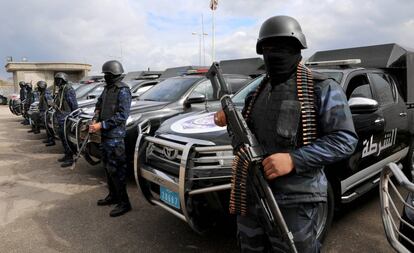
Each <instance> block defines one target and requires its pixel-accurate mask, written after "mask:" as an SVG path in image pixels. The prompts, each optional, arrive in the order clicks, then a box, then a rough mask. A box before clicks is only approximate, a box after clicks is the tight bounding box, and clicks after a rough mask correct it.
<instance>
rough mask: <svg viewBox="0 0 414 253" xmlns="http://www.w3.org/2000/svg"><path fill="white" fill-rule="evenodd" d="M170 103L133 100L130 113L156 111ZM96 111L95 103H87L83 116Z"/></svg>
mask: <svg viewBox="0 0 414 253" xmlns="http://www.w3.org/2000/svg"><path fill="white" fill-rule="evenodd" d="M168 103H169V102H158V101H143V100H133V101H132V102H131V109H130V115H131V114H137V113H142V112H147V111H155V110H158V109H161V108H163V107H164V106H165V105H167V104H168ZM91 105H93V106H91ZM79 107H81V106H79ZM94 112H95V103H91V104H88V105H85V107H83V108H82V114H81V117H83V118H92V117H93V115H94Z"/></svg>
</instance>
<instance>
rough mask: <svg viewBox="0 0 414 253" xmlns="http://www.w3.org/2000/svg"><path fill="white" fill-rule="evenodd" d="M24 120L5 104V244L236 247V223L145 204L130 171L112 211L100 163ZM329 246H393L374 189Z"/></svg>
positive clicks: (27, 247)
mask: <svg viewBox="0 0 414 253" xmlns="http://www.w3.org/2000/svg"><path fill="white" fill-rule="evenodd" d="M20 120H21V118H20V117H17V116H14V115H12V114H11V113H10V112H9V110H8V107H7V106H0V252H226V253H230V252H237V250H235V239H234V237H235V235H234V232H233V231H234V229H231V228H229V227H225V228H218V229H216V230H215V231H213V232H211V233H209V234H207V235H204V236H200V235H197V234H195V233H194V232H192V231H191V230H190V229H189V228H188V226H187V225H186V224H185V223H184V222H182V221H180V220H178V219H176V218H175V217H173V216H172V215H170V214H169V213H167V212H165V211H163V210H161V209H160V208H157V207H154V206H151V205H149V204H147V203H146V202H145V201H144V199H143V197H142V195H141V194H140V193H139V192H138V190H137V187H136V186H135V183H134V181H133V180H132V179H131V180H130V182H129V185H128V192H129V194H130V198H131V202H132V206H133V211H132V212H130V213H128V214H127V215H124V216H122V217H118V218H110V217H109V216H108V213H109V211H110V210H111V209H110V207H97V206H96V204H95V203H96V200H97V199H98V198H100V197H103V196H105V195H106V188H105V184H104V182H103V181H104V180H105V178H104V173H103V171H102V169H101V168H100V167H98V166H97V167H93V166H90V165H89V164H87V163H86V162H85V161H83V160H81V161H80V162H79V163H78V166H77V167H76V169H75V170H74V171H70V170H69V169H62V168H60V167H59V166H58V163H57V162H56V159H57V158H59V157H60V156H61V155H60V153H61V151H62V148H61V147H60V143H58V145H57V146H54V147H51V148H46V147H45V146H44V144H42V143H41V140H42V139H43V138H44V137H45V134H44V133H42V134H39V135H33V134H29V133H27V130H28V127H26V126H23V125H21V124H20V123H19V122H20ZM324 252H333V253H334V252H392V250H391V248H390V247H389V246H388V244H387V241H386V239H385V236H384V232H383V228H382V223H381V220H380V216H379V202H378V194H377V193H376V192H373V193H372V194H369V195H368V196H366V197H365V198H364V199H361V200H360V201H358V202H357V203H354V204H353V205H352V206H349V207H348V208H347V210H346V212H344V214H342V215H339V216H338V217H337V218H336V219H335V221H334V224H333V226H332V229H331V231H330V233H329V235H328V238H327V239H326V242H325V245H324Z"/></svg>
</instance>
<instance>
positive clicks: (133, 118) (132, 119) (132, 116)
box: [126, 114, 142, 126]
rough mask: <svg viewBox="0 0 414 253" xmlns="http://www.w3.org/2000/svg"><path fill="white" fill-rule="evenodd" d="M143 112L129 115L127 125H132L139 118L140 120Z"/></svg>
mask: <svg viewBox="0 0 414 253" xmlns="http://www.w3.org/2000/svg"><path fill="white" fill-rule="evenodd" d="M141 116H142V114H136V115H131V116H129V117H128V119H127V121H126V125H127V126H129V125H132V124H133V123H134V122H136V121H137V120H139V119H140V118H141Z"/></svg>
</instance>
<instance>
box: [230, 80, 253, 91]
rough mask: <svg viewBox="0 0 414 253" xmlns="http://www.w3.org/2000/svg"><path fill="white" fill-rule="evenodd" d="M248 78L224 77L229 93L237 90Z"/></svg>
mask: <svg viewBox="0 0 414 253" xmlns="http://www.w3.org/2000/svg"><path fill="white" fill-rule="evenodd" d="M250 80H251V79H246V78H226V81H227V84H228V86H229V89H230V93H231V94H234V93H236V92H237V91H239V90H240V89H241V88H243V86H244V85H246V83H248V82H249V81H250Z"/></svg>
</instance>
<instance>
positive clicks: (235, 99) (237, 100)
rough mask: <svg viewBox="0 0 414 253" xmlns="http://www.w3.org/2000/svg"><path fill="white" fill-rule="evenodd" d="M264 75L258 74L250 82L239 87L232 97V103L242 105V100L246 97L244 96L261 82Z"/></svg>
mask: <svg viewBox="0 0 414 253" xmlns="http://www.w3.org/2000/svg"><path fill="white" fill-rule="evenodd" d="M263 78H264V76H260V77H258V78H256V79H254V80H253V81H252V82H251V83H249V84H248V85H246V86H244V88H243V89H241V90H240V91H239V92H238V93H237V94H236V95H234V97H232V100H233V103H235V104H237V105H244V100H245V98H246V96H247V95H248V94H249V93H250V92H252V91H254V90H255V89H256V88H257V86H259V84H260V83H261V82H262V80H263Z"/></svg>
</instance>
